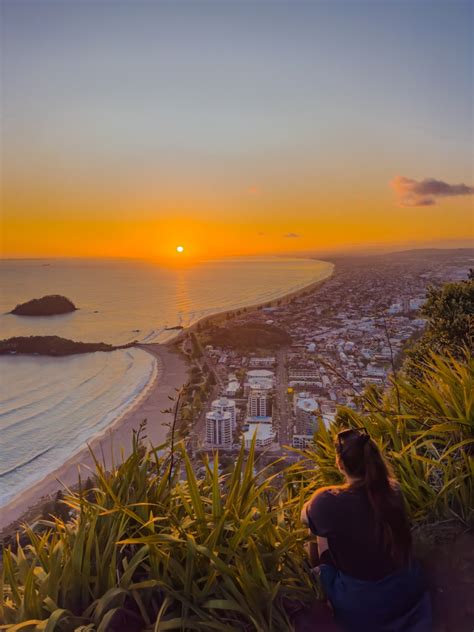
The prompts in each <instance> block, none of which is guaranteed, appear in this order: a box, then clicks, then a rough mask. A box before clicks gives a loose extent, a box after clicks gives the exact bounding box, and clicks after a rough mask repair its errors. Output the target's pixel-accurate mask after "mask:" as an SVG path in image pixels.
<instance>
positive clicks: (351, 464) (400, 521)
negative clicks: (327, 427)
mask: <svg viewBox="0 0 474 632" xmlns="http://www.w3.org/2000/svg"><path fill="white" fill-rule="evenodd" d="M349 433H350V434H349ZM344 435H346V440H345V441H341V440H340V438H341V436H342V437H343V436H344ZM336 449H337V453H338V456H339V458H340V460H341V461H342V465H343V466H344V469H345V470H346V472H347V473H348V474H349V476H352V477H354V478H357V479H359V480H360V483H359V484H361V485H363V486H364V487H365V489H366V491H367V498H368V500H369V503H370V506H371V507H372V510H373V513H374V517H375V521H376V525H377V528H378V530H379V534H380V538H381V541H382V543H383V545H384V546H385V548H386V549H387V551H388V552H389V553H390V556H391V557H392V559H393V561H394V562H395V563H396V564H397V565H400V566H403V565H404V564H406V563H407V562H408V559H409V555H410V549H411V534H410V526H409V523H408V519H407V516H406V513H405V508H404V504H403V497H402V495H401V493H400V490H399V488H398V485H397V483H396V481H395V480H394V478H393V477H392V475H391V472H390V469H389V467H388V465H387V463H386V462H385V460H384V458H383V456H382V454H381V452H380V450H379V448H378V447H377V444H376V443H375V442H374V441H373V440H372V439H371V438H370V436H369V435H368V434H361V433H359V432H357V431H345V432H343V433H339V435H338V444H337V445H336Z"/></svg>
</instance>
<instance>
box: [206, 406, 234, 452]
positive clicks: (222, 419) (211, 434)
mask: <svg viewBox="0 0 474 632" xmlns="http://www.w3.org/2000/svg"><path fill="white" fill-rule="evenodd" d="M206 443H207V445H209V446H213V447H219V448H231V447H232V416H231V414H230V413H229V412H221V411H219V410H212V411H211V412H210V413H207V414H206Z"/></svg>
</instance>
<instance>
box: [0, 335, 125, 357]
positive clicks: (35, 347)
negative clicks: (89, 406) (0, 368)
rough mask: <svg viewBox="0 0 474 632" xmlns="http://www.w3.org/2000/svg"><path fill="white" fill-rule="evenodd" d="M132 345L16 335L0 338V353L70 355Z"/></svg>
mask: <svg viewBox="0 0 474 632" xmlns="http://www.w3.org/2000/svg"><path fill="white" fill-rule="evenodd" d="M128 346H132V345H124V346H121V347H115V346H114V345H109V344H106V343H105V342H76V341H75V340H68V339H67V338H60V337H59V336H16V337H14V338H7V339H5V340H0V355H33V354H34V355H44V356H69V355H75V354H78V353H93V352H95V351H114V350H115V349H123V348H126V347H128Z"/></svg>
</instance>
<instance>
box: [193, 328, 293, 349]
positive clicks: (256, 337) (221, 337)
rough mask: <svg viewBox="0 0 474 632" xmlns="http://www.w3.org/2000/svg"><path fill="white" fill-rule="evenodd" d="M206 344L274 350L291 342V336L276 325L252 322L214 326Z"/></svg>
mask: <svg viewBox="0 0 474 632" xmlns="http://www.w3.org/2000/svg"><path fill="white" fill-rule="evenodd" d="M206 344H211V345H213V346H216V347H224V348H230V349H236V350H238V351H242V352H244V353H247V352H249V351H255V350H256V349H260V350H272V351H274V350H275V349H279V348H280V347H284V346H287V345H289V344H291V336H290V335H289V334H288V333H287V332H286V331H284V330H283V329H280V328H279V327H275V326H274V325H264V324H258V323H252V324H248V325H237V326H232V327H214V328H212V329H211V330H210V331H209V334H208V336H207V338H206Z"/></svg>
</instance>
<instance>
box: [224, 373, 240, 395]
mask: <svg viewBox="0 0 474 632" xmlns="http://www.w3.org/2000/svg"><path fill="white" fill-rule="evenodd" d="M239 389H240V383H239V381H238V379H237V377H236V376H235V375H229V383H228V384H227V388H226V390H225V394H226V396H227V397H230V398H232V397H235V396H236V395H237V392H238V390H239Z"/></svg>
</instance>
